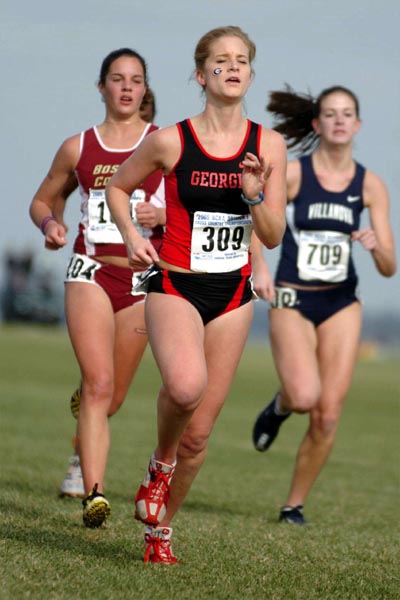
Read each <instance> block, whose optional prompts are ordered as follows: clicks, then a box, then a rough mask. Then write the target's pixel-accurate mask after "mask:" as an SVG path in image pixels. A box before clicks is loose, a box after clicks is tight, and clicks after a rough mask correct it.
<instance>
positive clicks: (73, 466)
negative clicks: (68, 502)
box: [59, 454, 85, 498]
mask: <svg viewBox="0 0 400 600" xmlns="http://www.w3.org/2000/svg"><path fill="white" fill-rule="evenodd" d="M59 495H60V496H61V497H64V496H71V497H72V498H84V497H85V488H84V486H83V478H82V470H81V463H80V460H79V456H78V455H77V454H75V455H74V456H71V458H70V459H69V469H68V471H67V474H66V476H65V479H64V481H63V482H62V484H61V485H60V491H59Z"/></svg>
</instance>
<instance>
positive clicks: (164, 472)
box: [135, 456, 175, 526]
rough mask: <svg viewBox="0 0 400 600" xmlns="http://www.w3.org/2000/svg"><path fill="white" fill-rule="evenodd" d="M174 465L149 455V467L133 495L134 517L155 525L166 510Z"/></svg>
mask: <svg viewBox="0 0 400 600" xmlns="http://www.w3.org/2000/svg"><path fill="white" fill-rule="evenodd" d="M174 471H175V465H168V464H167V463H162V462H160V461H158V460H156V459H155V458H154V456H152V457H151V459H150V462H149V468H148V471H147V474H146V477H145V478H144V480H143V483H142V485H141V486H140V488H139V491H138V493H137V494H136V497H135V504H136V511H135V519H137V520H138V521H142V522H143V523H146V525H152V526H156V525H158V524H159V522H160V521H161V520H162V519H163V518H164V516H165V513H166V512H167V504H168V499H169V484H170V482H171V479H172V475H173V474H174Z"/></svg>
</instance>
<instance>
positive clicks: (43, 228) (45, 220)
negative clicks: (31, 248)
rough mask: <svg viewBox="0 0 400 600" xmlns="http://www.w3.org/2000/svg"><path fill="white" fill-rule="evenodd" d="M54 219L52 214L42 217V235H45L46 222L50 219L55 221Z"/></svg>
mask: <svg viewBox="0 0 400 600" xmlns="http://www.w3.org/2000/svg"><path fill="white" fill-rule="evenodd" d="M55 220H56V219H55V218H54V217H53V215H48V216H47V217H45V218H44V219H43V221H42V222H41V223H40V231H41V232H42V233H43V235H46V225H47V223H50V221H55Z"/></svg>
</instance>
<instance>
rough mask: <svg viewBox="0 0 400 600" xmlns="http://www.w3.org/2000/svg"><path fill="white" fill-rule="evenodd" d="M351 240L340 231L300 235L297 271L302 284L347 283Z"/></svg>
mask: <svg viewBox="0 0 400 600" xmlns="http://www.w3.org/2000/svg"><path fill="white" fill-rule="evenodd" d="M349 257H350V236H349V235H347V234H345V233H339V232H337V231H300V236H299V250H298V256H297V268H298V271H299V277H300V279H302V280H303V281H312V280H315V279H316V280H319V281H326V282H329V283H337V282H340V281H345V280H346V279H347V275H348V268H349Z"/></svg>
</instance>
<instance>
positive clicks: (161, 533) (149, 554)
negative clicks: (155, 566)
mask: <svg viewBox="0 0 400 600" xmlns="http://www.w3.org/2000/svg"><path fill="white" fill-rule="evenodd" d="M171 535H172V527H146V531H145V534H144V543H145V547H146V549H145V553H144V558H143V562H145V563H148V562H152V563H166V564H169V565H174V564H176V563H177V562H178V559H177V558H176V556H174V553H173V552H172V546H171Z"/></svg>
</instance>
